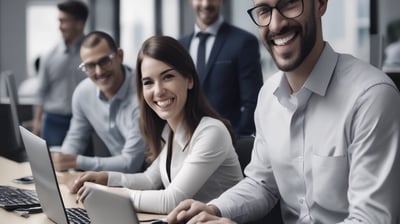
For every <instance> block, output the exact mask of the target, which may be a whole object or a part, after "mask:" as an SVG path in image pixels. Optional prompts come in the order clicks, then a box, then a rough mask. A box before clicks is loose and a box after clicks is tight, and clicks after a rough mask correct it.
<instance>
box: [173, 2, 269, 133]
mask: <svg viewBox="0 0 400 224" xmlns="http://www.w3.org/2000/svg"><path fill="white" fill-rule="evenodd" d="M191 4H192V7H193V9H194V11H195V13H196V24H195V25H194V32H193V33H191V34H190V35H188V36H185V37H183V38H182V39H181V40H180V41H181V43H182V44H183V45H184V46H185V47H186V48H187V49H188V50H189V51H190V54H191V56H192V58H193V60H194V61H195V62H196V66H197V70H198V74H199V76H200V77H199V78H200V83H201V85H202V87H203V90H204V93H205V94H206V96H207V98H208V101H209V102H210V103H211V105H212V106H213V108H214V109H215V110H217V111H218V113H220V114H221V115H222V116H223V117H224V118H226V119H228V120H229V121H230V122H231V124H232V126H233V128H234V130H235V133H236V135H237V136H244V135H251V134H254V132H255V127H254V109H255V107H256V104H257V95H258V92H259V90H260V88H261V86H262V84H263V77H262V72H261V64H260V52H259V45H258V40H257V38H256V37H255V36H254V35H252V34H250V33H248V32H246V31H244V30H241V29H239V28H237V27H234V26H232V25H230V24H228V23H227V22H225V21H224V19H223V17H222V16H221V8H222V5H223V0H191ZM203 36H204V37H205V39H204V42H202V41H200V39H203V38H202V37H203ZM201 42H202V43H201ZM198 53H199V54H200V55H198Z"/></svg>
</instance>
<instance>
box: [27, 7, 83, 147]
mask: <svg viewBox="0 0 400 224" xmlns="http://www.w3.org/2000/svg"><path fill="white" fill-rule="evenodd" d="M57 7H58V10H59V12H58V20H59V22H60V25H59V29H60V31H61V35H62V38H63V39H62V41H60V42H59V43H58V44H57V45H56V46H55V47H54V48H52V49H51V50H50V51H49V52H48V53H47V54H45V55H44V57H42V58H41V63H40V68H39V75H38V78H39V90H38V97H39V105H38V106H37V107H36V109H35V115H34V121H33V133H35V134H37V135H41V136H42V137H43V138H44V139H45V140H46V141H47V144H48V145H49V146H57V145H61V144H62V142H63V140H64V137H65V135H66V133H67V131H68V127H69V124H70V120H71V116H72V115H71V113H72V110H71V97H72V92H73V91H74V89H75V87H76V85H77V84H78V83H79V82H80V81H81V80H82V79H84V78H85V74H84V73H83V72H82V71H80V70H78V69H76V68H77V66H78V65H79V64H80V62H81V60H80V57H79V49H80V46H81V42H82V38H83V31H84V28H85V23H86V19H87V17H88V8H87V6H86V5H85V4H84V3H83V2H80V1H65V2H62V3H59V4H58V5H57Z"/></svg>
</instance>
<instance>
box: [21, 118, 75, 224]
mask: <svg viewBox="0 0 400 224" xmlns="http://www.w3.org/2000/svg"><path fill="white" fill-rule="evenodd" d="M19 129H20V131H21V137H22V140H23V143H24V145H25V148H26V152H27V154H28V158H29V162H30V166H31V170H32V175H33V178H34V180H35V188H36V193H37V195H38V197H39V200H40V204H41V206H42V209H43V211H44V213H45V214H46V215H47V217H48V218H49V219H51V220H52V221H54V222H55V223H68V220H67V214H66V211H65V206H64V202H63V200H62V196H61V192H60V188H59V186H58V181H57V177H56V173H55V171H54V166H53V162H52V160H51V155H50V151H49V150H48V148H47V144H46V141H45V140H43V139H41V138H40V137H38V136H36V135H34V134H33V133H31V132H30V131H28V130H27V129H25V128H24V127H22V126H19Z"/></svg>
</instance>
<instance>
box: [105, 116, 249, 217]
mask: <svg viewBox="0 0 400 224" xmlns="http://www.w3.org/2000/svg"><path fill="white" fill-rule="evenodd" d="M169 133H170V128H169V127H168V125H167V126H166V127H165V128H164V131H163V134H162V136H163V139H165V140H166V143H165V146H164V148H163V149H162V151H161V153H160V155H159V156H158V157H157V159H156V160H155V161H154V162H153V163H152V164H151V166H150V167H149V168H148V169H147V170H146V171H145V172H144V173H137V174H123V173H116V172H110V173H109V178H108V185H109V186H123V187H127V188H130V189H134V190H131V192H130V195H131V198H132V201H133V204H134V206H135V208H136V209H137V210H138V211H142V212H151V213H160V214H167V213H168V212H170V211H171V210H172V209H174V208H175V207H176V206H177V205H178V204H179V202H181V201H183V200H184V199H188V198H193V199H196V200H200V201H203V202H208V201H209V200H211V199H213V198H215V197H218V196H219V195H220V194H221V193H222V192H224V191H225V190H226V189H228V188H230V187H231V186H233V185H235V184H236V183H237V182H239V181H240V180H241V179H242V178H243V175H242V170H241V168H240V164H239V160H238V158H237V155H236V153H235V150H234V148H233V145H232V140H231V136H230V134H229V132H228V130H227V129H226V127H225V125H224V124H223V123H222V122H220V121H218V120H216V119H213V118H210V117H203V118H202V120H201V121H200V123H199V125H198V126H197V128H196V130H195V132H194V133H193V136H192V138H191V140H190V142H189V144H188V145H187V147H186V148H185V145H186V144H187V143H188V139H187V136H186V133H187V131H185V129H184V128H183V127H182V126H181V125H180V126H179V127H178V130H177V131H176V133H174V140H173V144H172V146H173V149H172V151H173V153H172V159H171V180H172V181H171V182H170V181H169V179H168V174H167V170H166V166H167V165H166V164H167V163H166V161H167V151H168V150H167V145H168V136H169ZM160 188H163V189H162V190H160Z"/></svg>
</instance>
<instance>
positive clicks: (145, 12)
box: [120, 0, 155, 69]
mask: <svg viewBox="0 0 400 224" xmlns="http://www.w3.org/2000/svg"><path fill="white" fill-rule="evenodd" d="M120 13H121V14H120V15H121V18H120V23H121V24H120V28H121V36H120V37H121V44H120V45H121V48H122V49H123V50H124V64H126V65H128V66H130V67H132V68H133V69H134V68H135V67H136V58H137V53H138V51H139V49H140V46H141V45H142V43H143V41H144V40H145V39H147V38H148V37H150V36H152V35H154V34H155V15H154V13H155V12H154V0H146V1H139V0H121V2H120Z"/></svg>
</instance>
